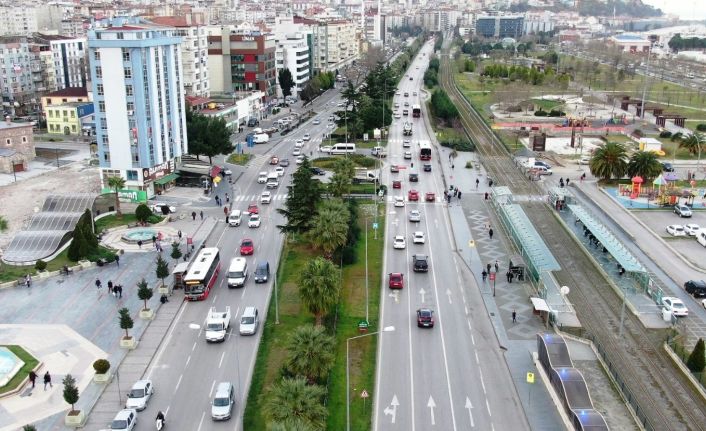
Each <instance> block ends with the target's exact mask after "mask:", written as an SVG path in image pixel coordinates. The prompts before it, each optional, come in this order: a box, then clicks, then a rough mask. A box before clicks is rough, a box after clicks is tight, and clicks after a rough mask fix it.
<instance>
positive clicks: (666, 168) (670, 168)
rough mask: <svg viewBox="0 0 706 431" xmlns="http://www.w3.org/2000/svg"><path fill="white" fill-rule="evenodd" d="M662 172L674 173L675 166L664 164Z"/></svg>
mask: <svg viewBox="0 0 706 431" xmlns="http://www.w3.org/2000/svg"><path fill="white" fill-rule="evenodd" d="M662 170H663V171H664V172H674V166H672V164H671V163H669V162H662Z"/></svg>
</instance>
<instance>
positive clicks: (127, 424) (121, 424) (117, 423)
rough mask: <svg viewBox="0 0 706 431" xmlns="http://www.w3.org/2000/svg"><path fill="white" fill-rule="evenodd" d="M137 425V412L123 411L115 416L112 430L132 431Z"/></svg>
mask: <svg viewBox="0 0 706 431" xmlns="http://www.w3.org/2000/svg"><path fill="white" fill-rule="evenodd" d="M136 424H137V410H135V409H123V410H120V411H119V412H118V414H116V415H115V418H113V422H111V423H110V429H111V430H116V431H118V430H119V431H132V430H133V429H135V425H136Z"/></svg>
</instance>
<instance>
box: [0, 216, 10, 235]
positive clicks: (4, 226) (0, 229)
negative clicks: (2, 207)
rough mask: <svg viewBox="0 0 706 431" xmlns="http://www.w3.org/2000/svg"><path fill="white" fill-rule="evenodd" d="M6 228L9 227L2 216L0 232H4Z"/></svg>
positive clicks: (0, 217) (0, 218)
mask: <svg viewBox="0 0 706 431" xmlns="http://www.w3.org/2000/svg"><path fill="white" fill-rule="evenodd" d="M8 227H9V225H8V223H7V219H6V218H5V217H3V216H0V232H5V231H6V230H7V228H8Z"/></svg>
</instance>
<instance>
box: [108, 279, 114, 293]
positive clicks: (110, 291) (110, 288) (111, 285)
mask: <svg viewBox="0 0 706 431" xmlns="http://www.w3.org/2000/svg"><path fill="white" fill-rule="evenodd" d="M108 293H113V281H112V280H108Z"/></svg>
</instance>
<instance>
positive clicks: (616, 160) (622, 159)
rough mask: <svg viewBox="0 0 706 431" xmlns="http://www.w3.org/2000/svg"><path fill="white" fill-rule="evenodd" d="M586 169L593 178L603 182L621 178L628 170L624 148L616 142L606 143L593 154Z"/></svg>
mask: <svg viewBox="0 0 706 431" xmlns="http://www.w3.org/2000/svg"><path fill="white" fill-rule="evenodd" d="M588 167H589V169H590V170H591V173H592V174H593V175H594V176H597V177H600V178H602V179H604V180H609V179H611V178H621V177H623V176H624V175H625V173H626V172H627V169H628V155H627V152H626V151H625V147H624V146H623V145H622V144H619V143H617V142H608V143H606V144H605V145H604V146H602V147H600V148H598V149H596V150H595V151H594V152H593V157H591V161H590V162H589V163H588Z"/></svg>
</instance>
